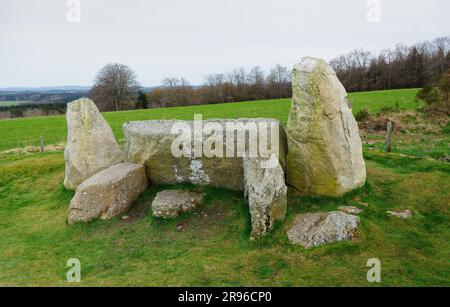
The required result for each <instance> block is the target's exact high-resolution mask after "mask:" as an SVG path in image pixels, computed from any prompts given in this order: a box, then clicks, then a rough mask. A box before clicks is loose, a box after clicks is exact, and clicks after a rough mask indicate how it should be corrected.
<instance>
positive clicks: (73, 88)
mask: <svg viewBox="0 0 450 307" xmlns="http://www.w3.org/2000/svg"><path fill="white" fill-rule="evenodd" d="M90 90H91V87H90V86H49V87H6V88H0V93H23V92H28V93H30V92H32V93H49V92H89V91H90Z"/></svg>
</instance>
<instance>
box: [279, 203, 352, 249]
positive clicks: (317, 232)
mask: <svg viewBox="0 0 450 307" xmlns="http://www.w3.org/2000/svg"><path fill="white" fill-rule="evenodd" d="M359 223H360V220H359V218H358V217H357V216H355V215H350V214H345V213H343V212H324V213H308V214H299V215H298V216H297V217H296V218H295V220H294V224H293V226H292V228H291V229H290V230H289V231H288V238H289V241H290V242H291V244H299V245H303V246H304V247H305V248H312V247H316V246H321V245H324V244H328V243H333V242H340V241H346V240H351V239H352V238H353V237H354V235H355V233H356V230H357V229H358V227H359Z"/></svg>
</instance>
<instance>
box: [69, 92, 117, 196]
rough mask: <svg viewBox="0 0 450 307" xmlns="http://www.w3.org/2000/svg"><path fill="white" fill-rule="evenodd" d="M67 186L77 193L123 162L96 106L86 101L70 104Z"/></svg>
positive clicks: (109, 129) (112, 136) (80, 100)
mask: <svg viewBox="0 0 450 307" xmlns="http://www.w3.org/2000/svg"><path fill="white" fill-rule="evenodd" d="M67 127H68V134H67V146H66V149H65V152H64V158H65V161H66V171H65V172H66V173H65V179H64V186H65V187H66V188H67V189H70V190H75V189H76V188H77V187H78V186H79V185H80V184H81V183H82V182H84V181H85V180H87V179H88V178H90V177H92V176H93V175H95V174H96V173H98V172H99V171H101V170H104V169H106V168H108V167H110V166H111V165H114V164H117V163H120V162H122V161H123V154H122V151H121V150H120V147H119V145H118V144H117V141H116V139H115V138H114V134H113V132H112V130H111V127H110V126H109V125H108V123H107V122H106V120H105V119H104V118H103V116H102V114H101V113H100V111H99V110H98V108H97V106H96V105H95V103H94V102H93V101H92V100H90V99H87V98H82V99H79V100H76V101H74V102H71V103H69V104H67Z"/></svg>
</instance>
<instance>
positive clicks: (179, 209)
mask: <svg viewBox="0 0 450 307" xmlns="http://www.w3.org/2000/svg"><path fill="white" fill-rule="evenodd" d="M202 202H203V194H201V193H195V192H188V191H176V190H173V191H162V192H159V193H158V194H157V195H156V197H155V199H154V200H153V203H152V211H153V216H155V217H161V218H164V219H170V218H176V217H178V216H180V215H181V214H182V213H184V212H188V211H191V210H192V209H195V208H196V207H198V206H200V205H201V204H202Z"/></svg>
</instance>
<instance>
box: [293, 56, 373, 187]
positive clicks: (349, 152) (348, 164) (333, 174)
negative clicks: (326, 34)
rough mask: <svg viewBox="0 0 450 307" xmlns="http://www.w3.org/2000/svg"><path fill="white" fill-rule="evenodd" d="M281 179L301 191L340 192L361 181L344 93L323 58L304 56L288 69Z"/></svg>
mask: <svg viewBox="0 0 450 307" xmlns="http://www.w3.org/2000/svg"><path fill="white" fill-rule="evenodd" d="M292 86H293V99H292V109H291V112H290V115H289V122H288V125H287V129H286V132H287V135H288V157H287V169H288V171H287V180H288V184H289V185H290V186H292V187H293V188H294V189H295V190H296V191H297V192H299V193H301V194H304V195H315V196H320V195H327V196H340V195H342V194H344V193H346V192H349V191H351V190H353V189H355V188H358V187H361V186H362V185H364V183H365V181H366V167H365V163H364V159H363V154H362V143H361V138H360V136H359V131H358V125H357V122H356V120H355V118H354V116H353V114H352V113H351V112H350V109H349V108H348V105H347V101H346V97H347V93H346V91H345V89H344V87H343V86H342V84H341V83H340V82H339V80H338V78H337V77H336V73H335V72H334V71H333V69H332V68H331V67H330V66H329V65H328V64H327V63H326V62H325V61H323V60H319V59H314V58H304V59H302V60H301V61H300V63H299V64H297V65H296V66H295V67H294V70H293V73H292Z"/></svg>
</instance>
